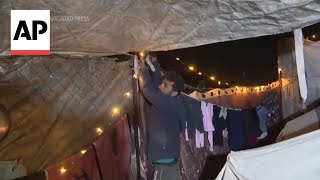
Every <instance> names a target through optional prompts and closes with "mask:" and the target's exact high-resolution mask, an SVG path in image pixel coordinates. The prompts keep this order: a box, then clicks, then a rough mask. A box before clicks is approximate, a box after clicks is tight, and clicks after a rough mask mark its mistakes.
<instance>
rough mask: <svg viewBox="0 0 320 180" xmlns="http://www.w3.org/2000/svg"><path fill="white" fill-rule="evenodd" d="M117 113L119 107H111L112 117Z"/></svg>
mask: <svg viewBox="0 0 320 180" xmlns="http://www.w3.org/2000/svg"><path fill="white" fill-rule="evenodd" d="M119 113H120V109H119V108H117V107H114V108H113V109H112V117H113V116H114V115H117V114H119Z"/></svg>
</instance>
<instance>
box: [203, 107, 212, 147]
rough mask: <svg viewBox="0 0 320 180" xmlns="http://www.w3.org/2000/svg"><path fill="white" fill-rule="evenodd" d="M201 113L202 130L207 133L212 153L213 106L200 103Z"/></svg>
mask: <svg viewBox="0 0 320 180" xmlns="http://www.w3.org/2000/svg"><path fill="white" fill-rule="evenodd" d="M201 111H202V115H203V128H204V131H205V132H208V141H209V145H210V151H211V152H212V151H213V131H214V126H213V123H212V117H213V105H212V104H210V103H206V102H204V101H201Z"/></svg>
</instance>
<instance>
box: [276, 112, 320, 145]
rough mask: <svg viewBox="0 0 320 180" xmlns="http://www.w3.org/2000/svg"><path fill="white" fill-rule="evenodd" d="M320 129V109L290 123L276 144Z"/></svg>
mask: <svg viewBox="0 0 320 180" xmlns="http://www.w3.org/2000/svg"><path fill="white" fill-rule="evenodd" d="M319 128H320V107H318V108H316V109H314V110H312V111H310V112H308V113H306V114H304V115H302V116H300V117H298V118H296V119H293V120H291V121H289V122H288V123H287V124H286V125H285V127H284V128H283V129H282V130H281V132H280V133H279V135H278V137H277V139H276V142H280V141H284V140H287V139H290V138H293V137H296V136H300V135H303V134H306V133H309V132H312V131H315V130H318V129H319Z"/></svg>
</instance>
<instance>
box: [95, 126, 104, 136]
mask: <svg viewBox="0 0 320 180" xmlns="http://www.w3.org/2000/svg"><path fill="white" fill-rule="evenodd" d="M96 132H97V134H98V135H100V134H101V133H102V132H103V130H102V129H101V128H100V127H97V128H96Z"/></svg>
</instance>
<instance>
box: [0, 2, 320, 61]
mask: <svg viewBox="0 0 320 180" xmlns="http://www.w3.org/2000/svg"><path fill="white" fill-rule="evenodd" d="M11 9H50V10H51V17H52V18H53V21H51V50H52V51H53V53H67V54H70V53H77V54H79V53H90V54H93V55H113V54H122V53H127V52H130V51H140V50H149V51H159V50H171V49H179V48H186V47H193V46H199V45H204V44H210V43H215V42H222V41H230V40H236V39H242V38H249V37H257V36H263V35H270V34H276V33H282V32H288V31H292V30H293V29H297V28H301V27H304V26H308V25H311V24H314V23H317V22H319V21H320V4H319V1H317V0H258V1H252V0H211V1H208V0H198V1H178V0H166V1H146V0H139V1H136V0H135V1H133V0H117V1H108V0H102V1H101V0H100V1H97V0H82V1H76V2H75V1H71V0H59V1H50V0H43V1H32V0H24V1H20V0H13V1H11V0H3V1H1V4H0V22H1V27H2V28H1V29H0V55H8V54H9V49H10V10H11ZM65 16H72V18H74V20H73V21H57V20H56V19H55V20H54V18H55V17H58V18H60V19H61V18H62V17H65ZM76 16H82V20H75V19H76Z"/></svg>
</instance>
